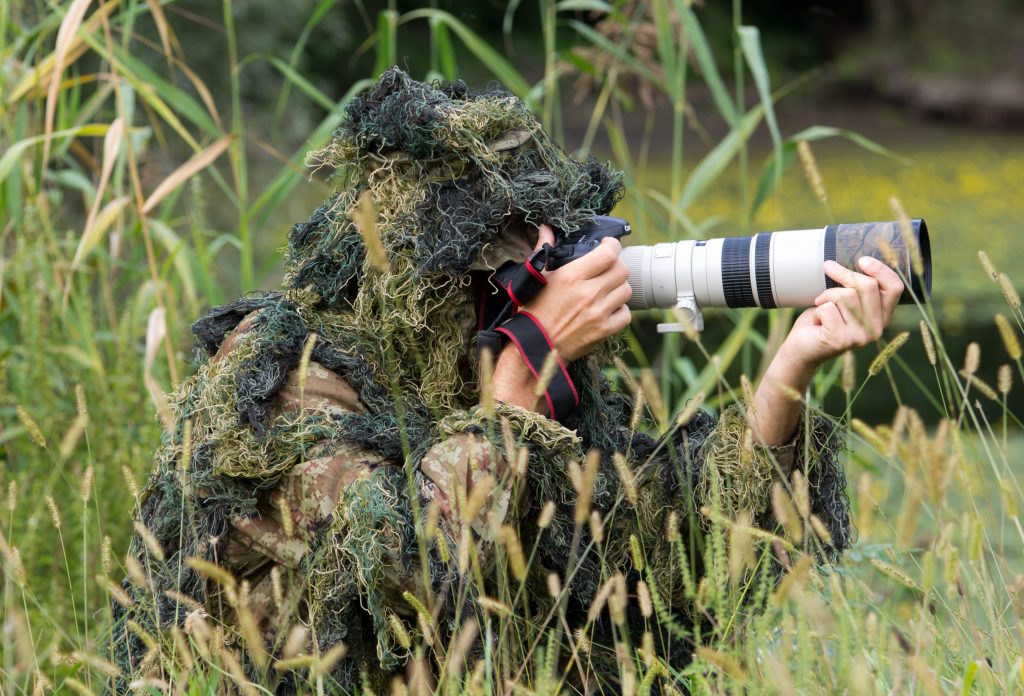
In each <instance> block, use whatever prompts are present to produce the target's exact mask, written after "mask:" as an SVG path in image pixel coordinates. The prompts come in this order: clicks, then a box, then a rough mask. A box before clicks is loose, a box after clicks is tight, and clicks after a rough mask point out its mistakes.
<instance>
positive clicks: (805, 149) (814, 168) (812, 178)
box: [796, 140, 828, 207]
mask: <svg viewBox="0 0 1024 696" xmlns="http://www.w3.org/2000/svg"><path fill="white" fill-rule="evenodd" d="M796 153H797V155H799V157H800V165H801V166H802V167H803V168H804V176H805V177H807V183H809V184H810V185H811V190H812V191H814V196H815V198H817V199H818V202H819V203H821V204H822V205H823V206H825V207H828V192H827V191H826V190H825V180H824V179H822V177H821V170H820V169H818V162H817V160H816V159H815V158H814V152H812V151H811V146H810V144H809V143H808V142H807V141H806V140H798V141H797V143H796Z"/></svg>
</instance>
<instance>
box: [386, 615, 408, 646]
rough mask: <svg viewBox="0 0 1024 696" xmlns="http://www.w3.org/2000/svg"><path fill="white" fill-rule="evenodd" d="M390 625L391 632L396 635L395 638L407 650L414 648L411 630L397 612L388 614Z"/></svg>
mask: <svg viewBox="0 0 1024 696" xmlns="http://www.w3.org/2000/svg"><path fill="white" fill-rule="evenodd" d="M388 626H390V627H391V633H392V634H393V635H394V636H395V640H396V641H397V642H398V644H399V645H401V646H402V647H403V648H405V649H406V650H409V649H410V648H412V638H411V637H410V636H409V631H408V630H407V629H406V628H405V624H404V623H403V622H402V620H401V619H400V618H398V615H397V614H390V613H389V614H388Z"/></svg>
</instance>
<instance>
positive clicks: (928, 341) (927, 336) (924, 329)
mask: <svg viewBox="0 0 1024 696" xmlns="http://www.w3.org/2000/svg"><path fill="white" fill-rule="evenodd" d="M920 327H921V343H923V344H924V353H925V355H927V356H928V364H930V365H932V366H933V367H934V366H935V365H936V364H937V363H938V361H939V358H938V355H937V354H936V353H935V339H933V338H932V332H931V330H930V329H929V328H928V325H927V324H925V322H924V320H923V319H922V320H921V323H920Z"/></svg>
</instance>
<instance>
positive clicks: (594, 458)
mask: <svg viewBox="0 0 1024 696" xmlns="http://www.w3.org/2000/svg"><path fill="white" fill-rule="evenodd" d="M600 465H601V451H600V450H597V449H593V450H590V452H588V453H587V459H586V461H585V462H584V463H583V469H582V471H581V473H580V477H579V482H578V483H579V486H578V487H577V488H576V509H575V519H574V521H575V522H576V525H577V526H580V525H582V524H583V523H584V522H586V521H587V518H588V517H590V502H591V499H592V498H593V495H594V481H595V480H596V479H597V470H598V467H599V466H600Z"/></svg>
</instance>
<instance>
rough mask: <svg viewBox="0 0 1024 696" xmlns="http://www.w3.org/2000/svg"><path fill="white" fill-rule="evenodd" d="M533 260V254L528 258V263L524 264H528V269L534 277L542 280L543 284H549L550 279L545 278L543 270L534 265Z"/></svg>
mask: <svg viewBox="0 0 1024 696" xmlns="http://www.w3.org/2000/svg"><path fill="white" fill-rule="evenodd" d="M532 262H533V257H532V256H531V257H530V258H528V259H527V260H526V263H525V264H524V265H525V266H526V270H528V271H529V272H530V275H532V276H533V277H534V278H536V279H537V280H538V281H540V284H541V285H547V284H548V279H547V278H545V277H544V276H543V275H541V272H540V271H538V270H537V269H536V268H534V267H533V263H532Z"/></svg>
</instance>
